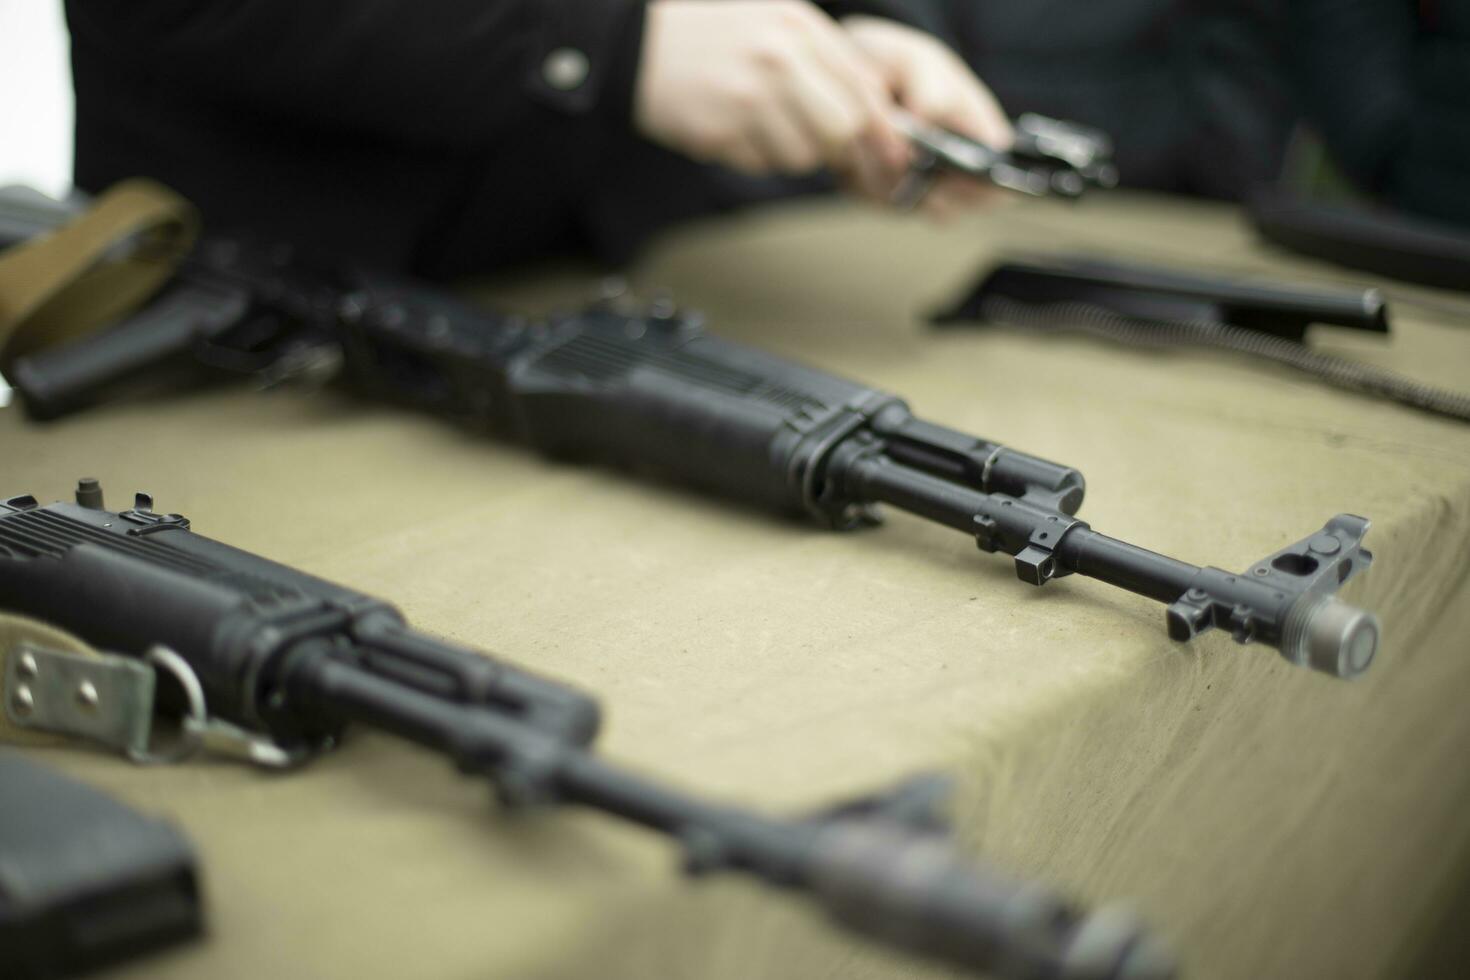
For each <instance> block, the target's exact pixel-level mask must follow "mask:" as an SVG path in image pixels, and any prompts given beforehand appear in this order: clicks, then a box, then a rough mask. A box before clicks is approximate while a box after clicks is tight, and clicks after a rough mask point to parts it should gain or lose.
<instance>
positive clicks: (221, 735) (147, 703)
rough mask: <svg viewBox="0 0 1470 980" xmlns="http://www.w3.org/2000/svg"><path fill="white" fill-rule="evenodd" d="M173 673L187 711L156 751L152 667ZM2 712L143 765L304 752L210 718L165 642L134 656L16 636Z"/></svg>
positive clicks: (263, 761) (286, 762)
mask: <svg viewBox="0 0 1470 980" xmlns="http://www.w3.org/2000/svg"><path fill="white" fill-rule="evenodd" d="M155 667H157V668H159V669H161V670H166V671H168V672H169V673H170V674H172V675H173V676H174V677H175V678H176V679H177V680H178V682H179V684H180V685H181V686H182V687H183V689H184V694H185V696H186V698H187V699H188V703H189V713H188V715H187V716H186V717H185V718H184V723H183V727H182V729H181V733H182V738H181V739H180V740H179V741H178V742H177V743H175V744H173V745H171V746H169V747H168V748H167V749H165V750H163V751H158V750H155V749H153V748H151V747H150V742H151V740H152V733H153V706H154V700H155V694H156V689H157V676H156V674H155V673H154V668H155ZM4 702H5V716H6V717H7V718H8V719H9V720H10V721H11V722H12V723H14V724H15V725H17V726H19V727H21V728H31V729H35V730H37V731H44V732H55V733H57V734H60V735H77V736H81V737H83V738H89V739H92V740H93V741H97V742H101V743H102V744H103V745H106V746H108V747H109V748H113V749H118V750H120V751H122V752H123V753H124V754H126V755H127V757H128V758H129V759H131V760H132V761H134V762H136V763H139V764H142V765H157V764H161V763H170V762H182V761H183V760H185V759H187V758H189V757H191V756H193V755H194V754H195V753H197V752H199V751H200V750H205V751H210V752H214V753H217V754H221V755H229V756H232V757H234V758H239V759H245V760H247V761H249V762H252V763H255V764H256V765H259V766H264V767H267V768H284V767H288V766H293V765H296V764H297V763H299V762H301V761H303V760H304V759H305V758H306V756H307V754H308V752H307V750H305V749H304V748H303V749H285V748H282V747H281V746H279V745H277V744H275V743H274V742H272V741H271V740H270V739H268V738H266V737H264V736H261V735H256V734H254V733H251V732H247V731H245V730H244V729H242V728H238V727H236V726H235V725H231V724H230V723H228V722H225V721H222V720H220V719H216V718H210V717H209V714H208V711H207V709H206V707H205V703H204V689H203V688H202V687H201V686H200V684H199V679H198V678H197V677H195V676H194V671H193V670H191V669H190V667H189V665H188V663H187V662H186V661H185V660H184V658H183V657H180V656H179V655H178V654H177V653H175V652H174V651H172V650H170V649H169V648H168V647H164V646H154V647H151V648H149V650H148V652H147V653H146V654H144V656H143V658H142V659H141V660H140V659H138V658H136V657H125V656H119V655H118V654H113V653H101V654H96V655H91V654H79V653H67V652H63V651H60V650H50V649H47V648H45V647H39V646H35V645H34V644H30V643H21V644H19V645H17V647H16V648H15V649H14V650H13V651H11V654H10V656H9V657H8V658H7V662H6V665H5V689H4Z"/></svg>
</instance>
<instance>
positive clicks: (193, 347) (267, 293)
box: [0, 196, 1380, 677]
mask: <svg viewBox="0 0 1470 980" xmlns="http://www.w3.org/2000/svg"><path fill="white" fill-rule="evenodd" d="M11 200H15V199H14V198H13V197H12V198H11ZM5 201H6V198H5V197H3V196H0V245H3V244H4V242H5V241H6V237H7V233H9V235H10V237H11V239H12V240H13V239H14V238H17V237H22V238H23V237H25V236H26V235H28V234H40V233H41V232H43V231H45V230H46V229H47V228H50V227H55V226H56V225H59V224H61V223H63V222H64V221H65V220H66V217H67V214H68V211H67V209H66V208H65V207H63V206H60V205H56V204H55V203H54V202H52V203H51V204H50V205H46V206H40V205H38V204H37V203H36V202H35V199H34V197H31V198H26V199H22V200H18V201H15V205H16V206H15V207H13V208H7V207H5V206H4V204H5ZM180 359H183V360H187V361H194V362H198V363H202V364H205V365H209V366H212V367H215V368H222V369H224V370H227V371H233V372H239V373H245V374H254V375H256V376H257V377H258V378H260V379H262V380H264V381H266V382H267V383H276V382H279V381H281V380H283V379H286V378H291V377H319V376H323V375H330V374H334V373H341V374H342V375H343V376H344V377H345V379H346V380H347V381H348V382H349V383H350V384H351V385H352V386H353V387H355V388H356V389H358V390H359V391H362V392H364V393H366V394H367V395H369V396H370V397H376V398H389V399H394V400H397V401H400V402H404V403H408V404H411V405H415V406H419V407H421V408H425V409H428V410H430V411H432V412H435V413H438V414H441V415H446V416H450V417H453V418H456V419H460V420H464V421H467V422H469V423H471V424H473V425H477V426H482V427H484V428H487V429H489V430H492V431H494V432H496V433H498V434H500V435H502V436H504V437H508V438H510V439H513V440H516V441H519V442H523V443H526V444H528V445H530V446H532V447H534V448H536V449H538V450H540V451H542V452H544V453H547V454H549V455H553V456H557V457H563V458H582V459H591V460H601V461H605V462H610V463H613V464H618V465H625V466H632V467H637V468H639V469H656V470H661V471H663V472H664V473H666V474H669V475H671V476H674V477H676V478H678V479H681V480H683V481H685V482H687V483H690V484H694V485H697V486H701V487H704V488H707V489H711V490H714V491H716V492H719V493H722V494H726V495H729V496H734V497H737V498H740V499H742V500H745V501H747V502H750V503H754V504H757V505H760V506H764V507H767V508H770V509H773V510H777V511H786V512H792V513H797V514H805V515H807V516H809V517H810V518H811V519H813V520H815V521H817V522H820V523H822V524H824V525H826V526H828V527H832V528H842V529H846V528H853V527H857V526H860V525H863V524H869V523H873V522H874V521H875V520H876V515H875V511H874V505H876V504H889V505H891V506H894V507H898V508H900V509H902V510H906V511H909V512H911V513H914V514H917V515H919V516H921V517H925V518H928V519H929V520H932V521H937V522H939V523H941V524H945V525H947V526H949V527H952V528H954V529H955V530H957V531H960V532H962V533H965V534H968V535H973V537H974V539H975V541H976V543H977V544H978V545H979V547H980V549H981V550H982V551H986V552H1002V553H1004V554H1007V555H1010V556H1012V557H1013V558H1014V560H1015V566H1016V571H1017V574H1018V575H1019V576H1020V578H1021V579H1022V580H1024V581H1026V582H1029V583H1031V584H1032V585H1038V586H1039V585H1044V584H1045V583H1047V582H1049V581H1051V580H1052V579H1054V578H1059V577H1062V576H1064V575H1068V574H1072V573H1076V574H1079V575H1087V576H1090V577H1092V578H1096V579H1099V580H1101V581H1104V582H1108V583H1110V584H1112V585H1116V586H1118V587H1120V588H1123V589H1127V590H1128V591H1130V592H1135V593H1138V594H1141V595H1145V596H1148V597H1149V598H1151V599H1155V600H1157V601H1159V602H1162V603H1165V604H1167V606H1168V609H1167V615H1166V621H1167V627H1168V633H1169V635H1170V636H1171V637H1173V638H1174V639H1176V640H1188V639H1190V638H1192V637H1194V636H1195V635H1197V634H1199V633H1201V632H1203V631H1205V630H1209V629H1211V628H1214V627H1220V628H1223V629H1227V630H1229V631H1230V633H1231V634H1232V635H1233V636H1234V638H1235V640H1236V641H1237V642H1239V643H1251V642H1255V643H1261V644H1265V645H1267V646H1270V647H1272V648H1274V649H1276V650H1278V651H1280V653H1281V654H1282V656H1284V657H1285V658H1286V659H1287V660H1288V661H1290V662H1292V663H1294V664H1299V665H1304V666H1307V667H1311V668H1314V669H1316V670H1319V671H1323V672H1326V673H1329V674H1333V675H1335V676H1338V677H1351V676H1354V675H1357V674H1359V673H1361V672H1362V671H1363V670H1365V669H1366V668H1367V667H1368V665H1369V663H1370V661H1371V660H1372V658H1373V656H1374V653H1375V652H1376V650H1377V648H1378V641H1379V632H1380V631H1379V625H1378V620H1377V618H1376V617H1375V616H1374V615H1372V614H1371V613H1369V612H1366V611H1364V610H1361V609H1357V608H1355V607H1353V606H1351V605H1349V604H1347V603H1345V602H1343V601H1342V600H1340V599H1337V598H1336V597H1335V595H1334V593H1335V592H1336V591H1337V589H1338V587H1339V586H1340V585H1341V584H1342V583H1343V582H1345V581H1347V580H1348V579H1349V578H1350V577H1352V576H1353V575H1355V574H1357V573H1358V572H1360V571H1362V570H1363V569H1365V568H1367V567H1368V564H1369V562H1370V561H1371V560H1372V554H1371V553H1370V552H1369V551H1368V550H1366V549H1365V548H1363V547H1362V539H1363V536H1364V534H1365V533H1366V532H1367V530H1368V521H1367V520H1365V519H1364V518H1361V517H1356V516H1353V515H1350V514H1339V515H1337V516H1336V517H1334V518H1332V519H1331V520H1330V521H1328V522H1327V523H1326V525H1325V526H1323V527H1322V528H1321V529H1320V530H1318V531H1314V532H1313V533H1311V534H1309V535H1307V536H1306V537H1304V538H1302V539H1301V540H1300V541H1298V542H1296V543H1295V544H1292V545H1290V546H1288V547H1286V548H1283V549H1281V550H1280V551H1278V552H1276V553H1275V554H1272V555H1268V556H1266V557H1265V558H1262V559H1261V560H1260V561H1258V562H1255V563H1253V564H1252V565H1251V566H1250V567H1249V568H1247V569H1245V570H1243V571H1240V572H1232V571H1229V570H1226V569H1221V568H1213V567H1199V566H1196V565H1192V564H1190V563H1188V562H1184V561H1180V560H1178V559H1175V558H1171V557H1167V556H1165V555H1161V554H1157V553H1155V552H1152V551H1148V550H1146V549H1144V548H1140V547H1138V546H1136V545H1132V544H1129V543H1127V542H1124V541H1120V540H1118V539H1116V538H1112V537H1108V536H1107V535H1105V534H1102V533H1100V532H1098V531H1094V530H1093V529H1092V528H1091V527H1090V526H1089V525H1088V524H1087V523H1086V522H1085V521H1082V520H1079V519H1078V518H1077V517H1076V516H1075V515H1076V513H1077V509H1078V507H1079V506H1080V505H1081V503H1082V496H1083V490H1084V482H1083V478H1082V474H1081V473H1079V472H1078V471H1077V470H1075V469H1073V468H1072V467H1069V466H1063V465H1059V464H1057V463H1053V462H1049V461H1048V460H1045V459H1041V458H1039V457H1036V456H1032V455H1030V454H1028V453H1024V452H1021V451H1019V450H1016V449H1012V448H1010V447H1007V446H1005V445H1003V444H1001V443H999V442H992V441H990V440H988V439H982V438H978V437H976V436H972V435H968V434H966V433H963V432H957V431H955V430H953V429H948V428H945V427H943V426H940V425H935V424H934V423H931V422H927V421H924V420H922V419H920V418H917V417H915V415H914V414H913V413H912V412H911V411H910V410H909V407H908V405H907V404H906V403H905V402H904V401H903V400H902V399H900V398H898V397H896V396H894V395H891V394H888V393H887V392H883V391H879V390H877V389H874V388H869V387H867V386H866V385H862V384H859V383H856V382H853V381H848V380H845V379H843V378H839V377H835V376H833V375H830V374H826V373H823V372H821V371H818V370H814V369H812V368H809V367H806V366H804V365H801V364H796V363H793V362H791V361H787V360H784V359H782V358H779V357H775V356H773V355H770V354H767V353H763V352H761V351H759V350H755V349H752V348H750V347H745V346H742V345H739V344H735V343H731V342H729V341H725V340H721V339H719V338H718V337H715V336H712V335H711V334H709V333H707V332H706V331H705V330H704V328H703V324H702V323H701V321H700V319H699V318H698V317H696V316H693V315H688V314H683V313H681V312H680V311H678V310H676V309H675V308H673V307H672V306H671V305H666V304H655V305H654V306H653V308H651V309H649V310H646V311H630V310H625V309H620V308H618V307H617V306H616V305H608V304H603V305H600V306H595V307H593V308H589V309H587V310H584V311H582V312H579V313H574V314H570V315H558V316H551V317H548V318H544V319H528V318H525V317H517V316H502V315H497V314H494V313H490V312H486V311H485V310H482V309H477V308H474V307H472V306H469V305H467V304H466V303H464V302H461V301H459V300H457V299H455V298H454V297H452V296H450V295H448V294H446V293H445V292H443V291H441V290H436V289H433V288H430V287H427V286H424V285H420V284H415V283H411V282H405V281H401V280H394V279H386V278H379V277H374V276H369V275H364V274H361V273H358V272H355V271H342V270H326V271H323V270H312V269H311V268H309V267H308V266H307V265H305V264H302V263H300V262H298V261H296V260H295V259H293V256H292V254H291V252H290V250H288V249H282V248H274V249H258V248H250V247H247V246H245V245H243V244H242V243H240V242H235V241H227V240H222V239H216V240H205V241H204V242H203V244H202V245H200V246H199V247H198V248H196V249H195V250H194V252H193V253H192V254H191V255H190V256H189V257H188V258H187V259H186V260H185V261H184V263H183V265H182V266H181V268H180V271H179V273H178V275H177V276H176V277H175V279H174V280H173V282H172V283H171V284H170V285H169V286H167V287H165V289H164V290H163V291H162V293H161V294H160V295H158V296H157V297H156V299H155V301H154V302H153V303H152V304H151V305H150V306H148V307H147V308H145V309H143V310H142V311H141V312H139V313H137V314H135V315H133V316H131V317H128V318H126V319H124V320H123V321H122V322H119V323H117V324H116V325H115V326H113V327H111V328H110V329H107V330H104V331H102V332H99V333H95V334H92V335H89V336H85V337H83V338H81V339H80V340H77V341H74V342H72V343H69V344H66V345H62V346H58V347H53V348H51V349H48V350H43V351H40V352H39V353H35V354H33V355H31V356H28V357H22V358H20V359H19V360H17V361H15V362H14V363H13V364H12V365H11V366H10V369H9V371H7V374H9V376H10V382H11V384H13V385H14V386H15V388H16V389H17V390H18V391H19V392H20V394H21V396H22V397H23V399H24V401H25V405H26V408H27V409H28V411H29V412H30V413H31V414H32V415H34V416H36V417H38V418H48V417H53V416H56V415H60V414H62V413H64V412H67V411H70V410H73V409H75V408H78V407H80V406H81V405H83V404H85V403H86V402H87V401H89V400H91V399H95V398H98V397H101V396H102V395H103V394H104V392H105V390H106V389H107V388H108V387H109V386H110V385H112V384H114V383H116V382H119V381H124V380H127V379H129V378H132V377H134V376H136V375H138V374H140V373H141V372H143V371H144V369H145V368H149V367H152V366H154V365H156V364H158V363H159V362H162V361H165V360H180Z"/></svg>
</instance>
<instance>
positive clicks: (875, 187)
mask: <svg viewBox="0 0 1470 980" xmlns="http://www.w3.org/2000/svg"><path fill="white" fill-rule="evenodd" d="M863 142H866V139H865V140H863ZM840 177H841V180H842V186H843V189H844V190H845V191H847V193H849V194H851V195H853V196H854V197H859V198H862V199H863V200H867V201H872V202H873V203H875V204H883V205H887V204H888V203H889V202H890V201H891V200H892V198H893V193H894V190H895V189H896V188H897V186H898V182H899V181H900V180H902V179H903V177H902V172H901V171H900V172H899V173H897V174H896V173H895V172H894V171H893V170H891V169H890V168H889V167H888V166H887V165H886V163H884V162H883V160H882V159H881V158H880V156H879V155H878V154H877V153H876V152H874V151H873V149H872V148H871V147H866V146H865V147H863V148H862V149H861V150H860V152H859V153H857V155H856V156H854V158H853V160H852V163H851V165H850V166H848V167H847V168H845V169H844V170H842V172H841V174H840Z"/></svg>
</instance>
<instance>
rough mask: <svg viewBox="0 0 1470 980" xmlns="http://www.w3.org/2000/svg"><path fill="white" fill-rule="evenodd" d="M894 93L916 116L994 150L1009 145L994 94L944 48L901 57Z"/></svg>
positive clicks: (1007, 128) (1006, 127) (1006, 123)
mask: <svg viewBox="0 0 1470 980" xmlns="http://www.w3.org/2000/svg"><path fill="white" fill-rule="evenodd" d="M898 97H899V104H900V105H902V106H903V107H904V108H905V109H908V110H909V111H910V112H912V113H913V114H914V115H916V116H918V117H919V118H920V119H923V120H926V121H928V122H931V123H937V124H938V125H941V126H944V127H947V128H949V129H952V130H954V131H955V132H957V133H960V134H961V135H963V136H968V137H970V138H971V139H975V140H979V141H980V142H982V143H985V144H986V145H988V146H992V147H994V148H995V149H998V150H1006V149H1009V148H1010V146H1011V141H1012V134H1011V124H1010V120H1008V119H1007V118H1006V115H1005V113H1004V112H1003V111H1002V110H1001V108H1000V103H998V102H997V101H996V99H995V95H994V94H993V93H991V91H990V90H989V89H988V88H986V87H985V85H984V84H982V83H981V81H980V79H978V78H976V77H975V75H974V73H973V72H971V71H970V69H969V66H967V65H966V64H965V63H964V62H963V61H961V60H960V59H959V58H958V57H957V56H956V55H954V54H953V53H952V52H950V51H948V50H935V51H933V52H932V53H931V54H930V56H929V57H925V58H907V59H905V60H904V63H903V77H902V81H901V83H900V88H899V92H898Z"/></svg>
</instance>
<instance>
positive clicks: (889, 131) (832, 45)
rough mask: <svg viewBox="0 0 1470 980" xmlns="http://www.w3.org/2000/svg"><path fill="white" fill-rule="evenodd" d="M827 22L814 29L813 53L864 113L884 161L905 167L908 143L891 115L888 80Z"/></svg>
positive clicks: (895, 167)
mask: <svg viewBox="0 0 1470 980" xmlns="http://www.w3.org/2000/svg"><path fill="white" fill-rule="evenodd" d="M822 16H823V18H824V19H825V15H822ZM827 25H828V26H827V28H826V29H822V30H816V31H813V32H812V34H811V36H810V38H809V41H810V43H811V46H812V53H813V54H814V55H815V56H816V57H817V59H818V60H819V61H820V62H821V64H822V65H823V66H825V68H826V69H827V71H828V72H829V73H830V74H831V77H832V78H833V79H834V80H835V81H837V82H838V83H839V84H841V85H842V86H843V87H844V89H845V90H846V91H847V93H848V94H849V96H850V97H851V98H852V99H854V100H855V101H856V103H857V105H858V106H859V108H860V111H861V113H862V118H863V132H864V133H865V134H867V135H868V136H869V137H870V139H871V140H872V147H873V149H874V150H875V151H876V152H877V153H878V154H879V158H880V159H881V160H882V161H883V163H884V164H885V165H886V166H887V167H889V168H891V169H893V170H900V169H902V168H903V167H906V166H907V165H908V162H909V154H910V150H909V144H908V140H906V139H905V138H904V136H903V134H902V133H901V132H899V130H898V128H897V127H896V126H895V125H894V123H893V119H892V117H891V115H890V110H891V109H892V106H893V94H892V90H891V87H890V85H889V83H888V81H887V80H886V79H885V78H884V77H883V75H882V73H881V72H880V70H879V69H878V66H877V65H875V64H874V63H872V61H871V59H868V58H867V57H865V56H864V55H863V53H862V52H861V51H860V50H859V49H858V47H857V46H856V45H855V44H854V43H853V41H852V39H851V38H850V37H849V36H848V35H847V34H846V33H845V32H844V31H843V30H842V29H841V28H840V27H838V26H837V24H836V23H835V22H834V21H830V20H828V21H827Z"/></svg>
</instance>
